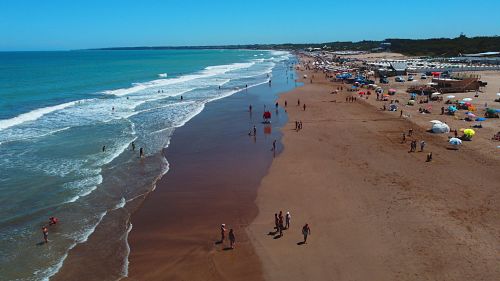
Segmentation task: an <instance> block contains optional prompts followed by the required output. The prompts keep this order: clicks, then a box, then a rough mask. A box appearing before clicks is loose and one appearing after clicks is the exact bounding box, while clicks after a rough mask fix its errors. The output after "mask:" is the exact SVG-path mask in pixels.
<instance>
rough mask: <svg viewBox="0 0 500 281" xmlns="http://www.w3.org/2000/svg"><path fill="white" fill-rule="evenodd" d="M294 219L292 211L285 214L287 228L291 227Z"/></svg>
mask: <svg viewBox="0 0 500 281" xmlns="http://www.w3.org/2000/svg"><path fill="white" fill-rule="evenodd" d="M291 220H292V216H291V215H290V212H286V215H285V229H289V228H290V221H291Z"/></svg>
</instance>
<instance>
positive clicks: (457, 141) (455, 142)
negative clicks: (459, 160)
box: [448, 138, 462, 145]
mask: <svg viewBox="0 0 500 281" xmlns="http://www.w3.org/2000/svg"><path fill="white" fill-rule="evenodd" d="M448 142H449V143H450V144H451V145H461V144H462V140H461V139H459V138H451V139H450V140H449V141H448Z"/></svg>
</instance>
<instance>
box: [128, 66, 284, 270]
mask: <svg viewBox="0 0 500 281" xmlns="http://www.w3.org/2000/svg"><path fill="white" fill-rule="evenodd" d="M285 74H286V73H285V69H284V68H280V69H278V70H275V73H274V74H273V85H272V87H269V86H268V85H261V86H258V87H255V88H251V89H248V91H242V92H240V93H237V94H235V95H233V96H231V97H228V98H225V99H223V100H220V101H217V102H214V103H210V104H208V105H207V108H205V110H204V111H203V112H202V113H201V114H199V115H198V116H196V117H195V118H193V120H191V121H190V122H189V123H188V124H187V125H186V126H184V127H181V128H179V129H177V130H176V132H175V134H174V136H173V138H172V142H171V144H170V146H169V147H168V149H166V150H165V152H164V153H165V155H166V158H167V159H168V161H169V163H170V170H169V172H168V173H167V174H166V176H164V178H163V179H162V180H161V181H160V182H159V183H158V184H157V188H156V190H155V191H154V192H152V193H151V194H150V196H148V198H147V199H146V200H145V201H144V203H143V204H142V206H141V207H140V208H139V210H138V211H137V212H136V213H135V214H133V216H132V224H133V230H132V232H131V233H130V236H129V243H130V247H131V254H130V258H129V260H130V267H129V278H126V280H261V279H262V272H261V266H260V261H259V259H258V257H257V256H256V254H255V252H254V250H253V248H252V246H251V244H250V242H249V240H248V237H247V236H246V233H245V230H244V228H245V226H247V225H248V224H249V223H250V222H251V221H252V220H253V218H254V217H255V216H256V214H257V208H256V206H255V203H254V201H255V198H256V190H257V187H258V185H259V183H260V181H261V179H262V177H263V176H264V175H265V174H266V173H267V170H268V168H269V166H270V164H271V161H272V159H273V152H271V150H270V149H271V147H272V141H273V140H274V139H278V141H279V138H280V136H281V132H280V131H279V127H280V126H282V125H283V124H284V123H285V122H286V120H287V119H286V115H285V113H284V111H283V110H282V109H280V113H279V114H278V115H277V116H276V115H275V111H274V102H275V101H276V98H277V95H276V94H277V93H278V92H282V91H287V90H289V89H291V88H292V87H293V85H292V83H293V82H292V81H293V80H291V81H288V82H287V81H286V76H285ZM249 104H252V105H253V114H252V116H251V117H250V113H249V112H248V105H249ZM264 104H267V108H272V109H273V110H272V112H273V124H272V125H271V126H264V125H263V124H261V123H260V122H261V121H262V117H261V116H262V112H263V105H264ZM253 124H256V126H257V136H256V138H253V137H251V136H248V132H249V131H250V129H251V128H252V126H253ZM266 127H267V128H266ZM280 149H281V148H280V146H278V150H280ZM222 223H225V224H226V227H227V229H228V230H229V228H233V229H234V230H235V234H236V240H237V245H236V249H235V250H230V249H228V246H229V244H228V242H227V240H226V242H224V243H222V244H219V243H217V241H218V240H219V239H220V232H219V227H220V225H221V224H222ZM226 235H227V234H226Z"/></svg>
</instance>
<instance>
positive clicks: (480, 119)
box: [476, 117, 486, 121]
mask: <svg viewBox="0 0 500 281" xmlns="http://www.w3.org/2000/svg"><path fill="white" fill-rule="evenodd" d="M476 121H486V118H484V117H479V118H476Z"/></svg>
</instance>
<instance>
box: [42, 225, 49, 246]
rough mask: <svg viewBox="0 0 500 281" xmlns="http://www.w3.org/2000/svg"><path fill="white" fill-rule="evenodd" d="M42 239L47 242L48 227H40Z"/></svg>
mask: <svg viewBox="0 0 500 281" xmlns="http://www.w3.org/2000/svg"><path fill="white" fill-rule="evenodd" d="M42 234H43V241H44V242H45V243H49V229H48V228H47V227H46V226H44V227H42Z"/></svg>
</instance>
